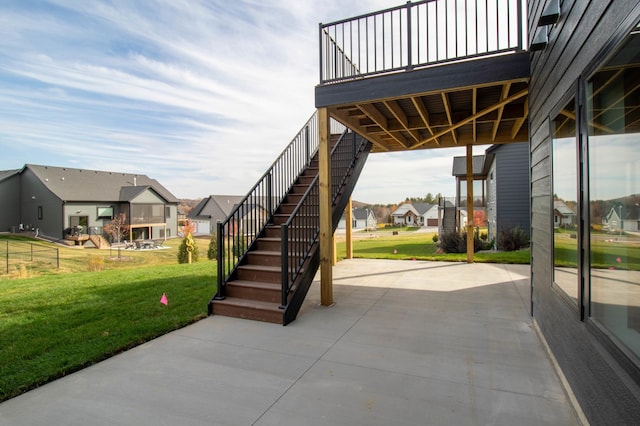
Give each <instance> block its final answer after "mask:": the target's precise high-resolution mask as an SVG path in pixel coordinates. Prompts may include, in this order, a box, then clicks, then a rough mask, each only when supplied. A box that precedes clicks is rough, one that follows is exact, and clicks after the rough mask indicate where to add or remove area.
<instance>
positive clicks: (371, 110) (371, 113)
mask: <svg viewBox="0 0 640 426" xmlns="http://www.w3.org/2000/svg"><path fill="white" fill-rule="evenodd" d="M356 106H357V107H358V108H360V110H362V112H364V113H365V114H366V115H367V117H369V118H370V119H372V120H373V121H374V122H375V123H376V124H377V125H378V126H380V128H382V130H384V132H385V133H386V134H387V135H389V136H391V137H392V138H393V139H394V140H395V141H397V142H398V143H399V144H400V145H402V146H404V147H405V148H409V143H408V142H407V141H406V140H405V139H404V138H403V137H402V136H400V135H396V134H395V133H392V132H390V131H389V130H388V129H389V121H388V120H387V118H386V117H385V116H384V115H383V114H382V113H381V112H380V111H379V110H378V108H376V107H375V105H373V104H356Z"/></svg>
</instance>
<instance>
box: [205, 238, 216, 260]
mask: <svg viewBox="0 0 640 426" xmlns="http://www.w3.org/2000/svg"><path fill="white" fill-rule="evenodd" d="M217 258H218V234H216V233H215V232H214V233H213V234H211V240H209V250H207V259H209V260H215V259H217Z"/></svg>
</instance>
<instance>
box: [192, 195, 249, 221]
mask: <svg viewBox="0 0 640 426" xmlns="http://www.w3.org/2000/svg"><path fill="white" fill-rule="evenodd" d="M243 199H244V196H242V195H210V196H208V197H206V198H203V199H202V201H200V202H199V203H198V205H197V206H195V207H194V208H193V210H191V212H189V214H188V215H187V216H188V217H189V218H191V219H217V220H223V219H225V218H226V217H227V216H229V213H231V210H233V208H234V207H235V206H237V205H238V204H239V203H241V202H242V200H243Z"/></svg>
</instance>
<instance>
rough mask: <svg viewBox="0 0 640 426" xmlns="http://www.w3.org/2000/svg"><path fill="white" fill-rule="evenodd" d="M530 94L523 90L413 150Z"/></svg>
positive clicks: (413, 147) (423, 142)
mask: <svg viewBox="0 0 640 426" xmlns="http://www.w3.org/2000/svg"><path fill="white" fill-rule="evenodd" d="M528 93H529V89H528V88H527V89H524V90H521V91H520V92H518V93H516V94H514V95H511V96H509V97H508V98H506V99H504V100H503V101H502V102H498V103H496V104H494V105H491V106H489V107H487V108H485V109H483V110H482V111H480V112H478V113H476V114H473V115H471V116H469V117H467V118H465V119H463V120H460V121H459V122H457V123H456V124H454V125H453V126H451V127H450V128H448V129H445V130H442V131H440V132H438V133H436V134H435V135H432V136H430V137H428V138H427V139H425V140H423V141H421V142H418V143H417V144H415V145H413V146H412V147H411V149H415V148H418V147H419V146H422V145H425V144H427V143H429V142H431V141H433V140H435V139H437V138H439V137H441V136H443V135H446V134H447V133H449V132H450V131H451V130H455V129H457V128H459V127H462V126H464V125H465V124H467V123H469V122H471V121H473V120H475V119H477V118H479V117H482V116H483V115H486V114H489V113H490V112H492V111H495V110H496V109H498V108H500V106H502V105H506V104H508V103H511V102H513V101H515V100H516V99H520V98H521V97H523V96H526V95H527V94H528Z"/></svg>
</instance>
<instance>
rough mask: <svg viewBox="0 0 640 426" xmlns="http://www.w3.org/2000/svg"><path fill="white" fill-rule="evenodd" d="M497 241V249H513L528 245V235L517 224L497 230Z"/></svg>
mask: <svg viewBox="0 0 640 426" xmlns="http://www.w3.org/2000/svg"><path fill="white" fill-rule="evenodd" d="M497 242H498V249H499V250H504V251H515V250H519V249H521V248H523V247H526V246H528V245H529V236H528V235H527V233H526V232H524V231H523V230H522V229H520V227H519V226H516V227H515V228H502V229H500V232H498V241H497Z"/></svg>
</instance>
